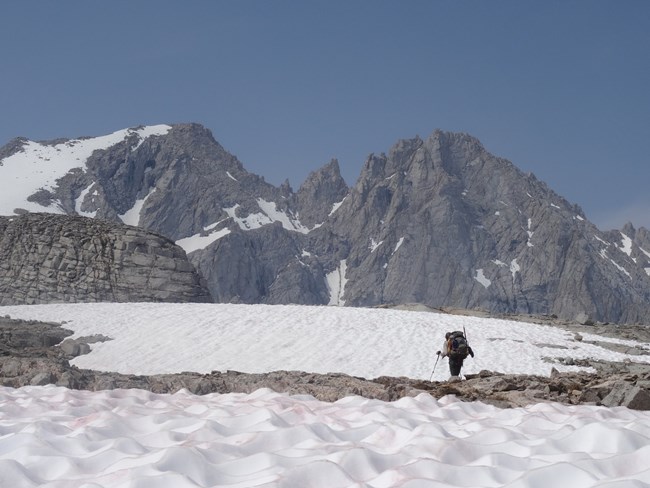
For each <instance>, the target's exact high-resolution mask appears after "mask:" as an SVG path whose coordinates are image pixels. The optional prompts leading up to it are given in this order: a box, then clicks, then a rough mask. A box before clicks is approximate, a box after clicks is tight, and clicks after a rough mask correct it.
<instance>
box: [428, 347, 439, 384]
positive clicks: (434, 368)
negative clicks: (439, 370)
mask: <svg viewBox="0 0 650 488" xmlns="http://www.w3.org/2000/svg"><path fill="white" fill-rule="evenodd" d="M438 359H440V354H438V357H437V358H436V364H434V365H433V370H432V371H431V377H430V378H429V381H431V379H432V378H433V372H434V371H435V370H436V366H437V365H438Z"/></svg>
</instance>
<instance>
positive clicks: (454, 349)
mask: <svg viewBox="0 0 650 488" xmlns="http://www.w3.org/2000/svg"><path fill="white" fill-rule="evenodd" d="M448 341H449V342H448V343H449V348H448V349H449V356H450V357H454V358H461V359H465V358H466V357H467V355H468V354H469V350H468V347H469V346H468V345H467V339H465V335H464V334H463V333H462V332H460V331H459V330H457V331H455V332H452V333H451V335H450V336H449V339H448Z"/></svg>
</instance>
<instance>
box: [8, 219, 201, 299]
mask: <svg viewBox="0 0 650 488" xmlns="http://www.w3.org/2000/svg"><path fill="white" fill-rule="evenodd" d="M76 301H85V302H99V301H111V302H125V301H159V302H209V301H211V297H210V294H209V292H208V290H207V288H206V287H205V283H204V282H203V281H202V279H201V278H200V276H199V275H198V274H197V273H196V271H195V270H194V268H193V266H192V265H191V264H190V263H189V261H188V260H187V257H186V255H185V252H184V251H183V250H182V249H181V248H180V247H178V246H176V245H175V244H174V243H173V242H171V241H170V240H169V239H167V238H165V237H162V236H160V235H157V234H154V233H152V232H147V231H145V230H143V229H141V228H137V227H130V226H126V225H124V224H118V223H116V222H110V221H105V220H99V219H90V218H87V217H78V216H66V215H54V214H36V213H28V214H24V215H19V216H16V217H0V305H19V304H37V303H53V302H76Z"/></svg>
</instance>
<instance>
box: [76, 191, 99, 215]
mask: <svg viewBox="0 0 650 488" xmlns="http://www.w3.org/2000/svg"><path fill="white" fill-rule="evenodd" d="M94 185H95V182H92V183H91V184H90V185H88V186H87V187H86V188H84V189H83V190H82V191H81V194H80V195H79V197H78V198H77V199H76V200H75V202H74V210H75V212H77V213H78V214H79V215H81V216H82V217H90V218H94V217H95V216H96V215H97V210H95V211H94V212H84V211H83V210H81V205H82V204H83V201H84V200H85V198H86V195H88V192H90V190H91V188H92V187H93V186H94ZM93 194H94V195H96V194H97V190H95V192H94V193H93Z"/></svg>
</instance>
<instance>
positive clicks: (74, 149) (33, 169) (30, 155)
mask: <svg viewBox="0 0 650 488" xmlns="http://www.w3.org/2000/svg"><path fill="white" fill-rule="evenodd" d="M169 129H171V127H170V126H168V125H154V126H147V127H142V128H139V129H124V130H120V131H117V132H114V133H112V134H109V135H106V136H100V137H92V138H88V139H73V140H70V141H67V142H63V143H60V144H55V145H45V144H41V143H38V142H34V141H27V142H26V143H25V144H24V146H23V148H22V151H20V152H18V153H16V154H14V155H12V156H9V157H7V158H5V159H3V160H2V161H0V215H12V214H13V213H14V209H16V208H23V209H25V210H28V211H30V212H52V213H63V211H62V210H61V209H60V208H59V206H58V203H56V202H55V203H53V204H52V205H51V206H49V207H43V206H41V205H39V204H37V203H35V202H29V201H27V199H26V198H27V197H28V196H30V195H32V194H34V193H36V192H37V191H38V190H40V189H46V190H51V189H52V188H54V187H56V184H57V183H56V181H57V180H58V179H59V178H61V177H63V176H65V175H66V174H67V173H68V172H69V171H71V170H73V169H75V168H81V169H82V170H83V169H85V167H86V160H87V159H88V158H89V157H90V156H91V155H92V153H93V152H94V151H96V150H98V149H107V148H109V147H111V146H114V145H115V144H118V143H120V142H122V141H123V140H124V139H126V138H127V137H130V136H132V135H134V134H135V135H137V136H138V137H139V142H138V143H137V145H136V146H135V147H133V148H132V150H135V149H137V147H139V145H140V144H142V142H143V141H144V140H145V139H146V138H147V137H150V136H154V135H163V134H166V133H167V132H168V131H169Z"/></svg>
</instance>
